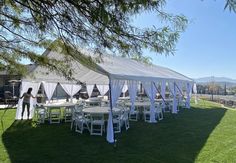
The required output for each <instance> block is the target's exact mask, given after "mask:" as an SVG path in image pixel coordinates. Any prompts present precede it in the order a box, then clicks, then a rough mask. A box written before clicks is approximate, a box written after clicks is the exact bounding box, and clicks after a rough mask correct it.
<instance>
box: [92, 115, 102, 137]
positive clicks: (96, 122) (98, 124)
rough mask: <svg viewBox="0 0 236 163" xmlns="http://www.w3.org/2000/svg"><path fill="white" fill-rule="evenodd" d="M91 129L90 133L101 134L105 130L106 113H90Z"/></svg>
mask: <svg viewBox="0 0 236 163" xmlns="http://www.w3.org/2000/svg"><path fill="white" fill-rule="evenodd" d="M90 124H91V127H90V129H91V131H90V135H101V136H102V132H103V131H104V115H103V114H90Z"/></svg>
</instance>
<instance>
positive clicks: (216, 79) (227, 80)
mask: <svg viewBox="0 0 236 163" xmlns="http://www.w3.org/2000/svg"><path fill="white" fill-rule="evenodd" d="M195 81H196V83H198V84H203V85H204V84H208V83H210V82H212V81H214V82H215V83H217V84H219V85H221V86H223V85H225V84H226V85H227V87H234V86H236V80H235V79H231V78H226V77H203V78H198V79H195Z"/></svg>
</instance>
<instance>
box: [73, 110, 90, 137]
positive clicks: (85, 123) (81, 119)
mask: <svg viewBox="0 0 236 163" xmlns="http://www.w3.org/2000/svg"><path fill="white" fill-rule="evenodd" d="M89 123H90V119H89V118H88V117H86V115H85V114H84V113H83V112H81V114H78V115H77V116H76V118H75V132H78V133H81V134H82V133H83V131H84V129H87V130H88V131H89V133H90V134H91V130H90V128H89Z"/></svg>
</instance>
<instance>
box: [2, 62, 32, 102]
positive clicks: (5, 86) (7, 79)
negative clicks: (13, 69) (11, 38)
mask: <svg viewBox="0 0 236 163" xmlns="http://www.w3.org/2000/svg"><path fill="white" fill-rule="evenodd" d="M34 67H35V66H34V65H32V64H29V65H27V69H28V71H29V72H30V71H31V70H32V69H33V68H34ZM20 79H21V76H20V75H18V74H9V73H8V72H7V71H0V102H2V99H4V93H5V92H10V93H11V94H12V95H13V87H14V96H17V97H19V87H20V82H14V81H19V80H20ZM12 80H14V81H13V82H11V81H12Z"/></svg>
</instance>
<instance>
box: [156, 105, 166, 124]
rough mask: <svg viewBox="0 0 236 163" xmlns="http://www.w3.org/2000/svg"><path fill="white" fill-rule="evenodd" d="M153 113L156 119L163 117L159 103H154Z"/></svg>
mask: <svg viewBox="0 0 236 163" xmlns="http://www.w3.org/2000/svg"><path fill="white" fill-rule="evenodd" d="M155 115H156V116H155V117H156V119H158V120H159V121H160V120H162V119H163V118H164V116H163V112H162V108H161V105H159V104H158V105H155Z"/></svg>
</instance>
